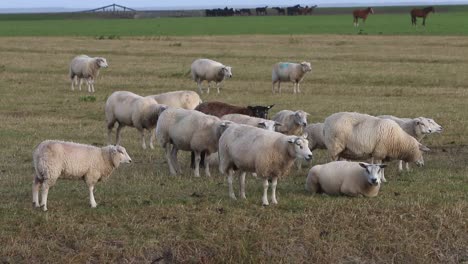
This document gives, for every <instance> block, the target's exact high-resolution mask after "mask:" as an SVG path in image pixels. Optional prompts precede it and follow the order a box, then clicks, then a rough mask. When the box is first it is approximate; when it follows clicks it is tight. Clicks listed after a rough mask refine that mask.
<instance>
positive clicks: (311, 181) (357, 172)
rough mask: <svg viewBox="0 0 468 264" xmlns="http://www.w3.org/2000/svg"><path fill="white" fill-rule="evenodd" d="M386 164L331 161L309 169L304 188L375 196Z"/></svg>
mask: <svg viewBox="0 0 468 264" xmlns="http://www.w3.org/2000/svg"><path fill="white" fill-rule="evenodd" d="M386 166H387V165H384V164H368V163H364V162H350V161H332V162H330V163H327V164H323V165H315V166H314V167H312V168H311V169H310V171H309V174H308V175H307V180H306V184H305V188H306V190H307V191H309V192H312V193H325V194H330V195H340V194H344V195H347V196H361V195H362V196H365V197H375V196H377V194H378V193H379V189H380V184H381V182H382V178H383V170H384V168H385V167H386Z"/></svg>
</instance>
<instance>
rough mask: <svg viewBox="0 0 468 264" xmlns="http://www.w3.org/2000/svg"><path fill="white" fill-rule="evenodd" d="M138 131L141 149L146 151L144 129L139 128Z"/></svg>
mask: <svg viewBox="0 0 468 264" xmlns="http://www.w3.org/2000/svg"><path fill="white" fill-rule="evenodd" d="M138 130H140V135H141V147H142V148H143V149H146V140H145V129H144V128H139V129H138Z"/></svg>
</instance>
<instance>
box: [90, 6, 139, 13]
mask: <svg viewBox="0 0 468 264" xmlns="http://www.w3.org/2000/svg"><path fill="white" fill-rule="evenodd" d="M83 12H84V13H127V12H128V13H135V12H136V10H135V9H133V8H130V7H126V6H122V5H118V4H111V5H107V6H103V7H98V8H94V9H90V10H85V11H83Z"/></svg>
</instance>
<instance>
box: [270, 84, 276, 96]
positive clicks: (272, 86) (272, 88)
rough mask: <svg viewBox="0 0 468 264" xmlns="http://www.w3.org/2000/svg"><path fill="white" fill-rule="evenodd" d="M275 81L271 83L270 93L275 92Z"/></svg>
mask: <svg viewBox="0 0 468 264" xmlns="http://www.w3.org/2000/svg"><path fill="white" fill-rule="evenodd" d="M275 84H276V83H275V82H273V84H272V85H271V93H272V94H275Z"/></svg>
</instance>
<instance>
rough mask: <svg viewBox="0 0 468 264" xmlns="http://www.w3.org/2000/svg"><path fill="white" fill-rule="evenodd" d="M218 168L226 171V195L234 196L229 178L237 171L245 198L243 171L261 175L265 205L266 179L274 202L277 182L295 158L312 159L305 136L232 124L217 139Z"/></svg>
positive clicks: (284, 174)
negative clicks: (239, 174)
mask: <svg viewBox="0 0 468 264" xmlns="http://www.w3.org/2000/svg"><path fill="white" fill-rule="evenodd" d="M218 152H219V170H220V172H221V173H223V174H228V184H229V196H230V197H231V198H232V199H236V196H235V194H234V191H233V187H232V181H233V175H234V171H235V170H240V171H241V172H242V173H241V176H240V179H239V183H240V196H241V198H243V199H245V174H246V172H255V173H256V174H257V175H258V177H261V178H263V197H262V202H263V205H268V204H269V203H268V198H267V192H268V185H269V184H268V179H271V180H272V182H271V185H272V186H271V190H272V193H271V202H272V203H273V204H277V203H278V201H277V200H276V185H277V183H278V178H279V177H284V176H287V174H288V173H289V169H290V168H291V166H292V165H293V164H294V160H295V159H296V158H302V159H306V160H310V159H312V152H311V151H310V150H309V148H308V142H307V139H305V137H300V136H286V135H283V134H281V133H277V132H272V131H267V130H264V129H259V128H257V127H252V126H247V125H240V124H232V125H229V126H228V128H227V129H226V130H225V131H224V133H223V134H222V135H221V137H220V139H219V149H218Z"/></svg>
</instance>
